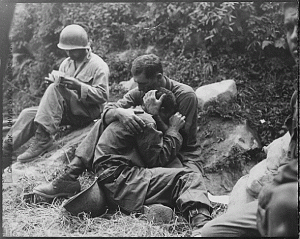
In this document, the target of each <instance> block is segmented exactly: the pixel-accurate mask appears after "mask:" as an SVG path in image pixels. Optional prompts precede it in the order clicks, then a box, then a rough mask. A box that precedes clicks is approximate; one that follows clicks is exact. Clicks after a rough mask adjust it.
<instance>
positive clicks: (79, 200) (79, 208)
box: [63, 180, 107, 217]
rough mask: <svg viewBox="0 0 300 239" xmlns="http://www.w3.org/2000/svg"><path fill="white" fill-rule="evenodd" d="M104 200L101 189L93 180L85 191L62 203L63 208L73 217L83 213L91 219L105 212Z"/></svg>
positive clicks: (105, 204)
mask: <svg viewBox="0 0 300 239" xmlns="http://www.w3.org/2000/svg"><path fill="white" fill-rule="evenodd" d="M106 206H107V203H106V198H105V194H104V191H103V189H101V188H100V186H99V185H98V182H97V180H95V181H94V182H93V183H92V185H90V186H89V187H88V188H87V189H85V190H83V191H81V192H80V193H78V194H76V195H75V196H73V197H71V198H70V199H68V200H67V201H65V202H64V204H63V207H64V208H65V209H66V210H67V211H68V212H70V213H71V215H73V216H78V214H80V213H82V212H85V213H88V214H90V216H91V217H98V216H101V215H102V214H103V213H105V211H106Z"/></svg>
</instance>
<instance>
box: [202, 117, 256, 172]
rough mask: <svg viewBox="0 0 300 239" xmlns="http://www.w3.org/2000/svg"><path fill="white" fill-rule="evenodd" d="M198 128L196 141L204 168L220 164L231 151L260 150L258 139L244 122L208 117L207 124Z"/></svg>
mask: <svg viewBox="0 0 300 239" xmlns="http://www.w3.org/2000/svg"><path fill="white" fill-rule="evenodd" d="M200 128H201V131H200V132H199V137H198V140H199V144H200V146H201V147H202V152H201V157H203V158H205V161H206V163H205V167H206V168H213V167H214V165H218V164H220V163H222V161H224V159H226V158H228V157H230V156H231V155H232V153H233V151H239V152H246V151H248V150H254V149H257V148H261V143H260V140H259V138H258V137H257V135H256V133H255V131H254V130H253V129H251V128H250V127H249V125H248V123H247V122H246V121H244V122H235V121H232V120H224V119H221V118H216V117H209V118H207V123H206V124H205V125H202V126H201V125H200ZM207 142H209V144H208V143H207ZM204 146H205V147H204Z"/></svg>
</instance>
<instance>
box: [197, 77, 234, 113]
mask: <svg viewBox="0 0 300 239" xmlns="http://www.w3.org/2000/svg"><path fill="white" fill-rule="evenodd" d="M195 93H196V95H197V98H198V106H199V109H201V110H203V109H205V108H206V107H207V106H208V105H209V104H210V103H211V102H213V101H229V100H230V99H232V98H233V97H236V95H237V89H236V84H235V81H234V80H223V81H221V82H217V83H213V84H209V85H204V86H201V87H199V88H198V89H197V90H196V91H195Z"/></svg>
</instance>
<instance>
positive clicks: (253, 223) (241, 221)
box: [200, 1, 299, 238]
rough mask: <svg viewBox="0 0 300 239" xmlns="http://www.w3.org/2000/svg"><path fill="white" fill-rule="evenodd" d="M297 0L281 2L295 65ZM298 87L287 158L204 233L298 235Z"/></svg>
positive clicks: (291, 115) (289, 121) (292, 108)
mask: <svg viewBox="0 0 300 239" xmlns="http://www.w3.org/2000/svg"><path fill="white" fill-rule="evenodd" d="M298 8H299V6H298V3H297V2H296V1H295V2H287V3H285V4H284V5H283V11H284V25H285V28H286V38H287V43H288V46H289V49H290V52H291V54H292V56H293V57H294V59H295V62H296V64H297V66H298V63H299V56H298ZM298 110H299V106H298V91H295V92H294V94H293V96H292V99H291V114H290V116H289V117H288V118H287V120H286V122H285V124H286V126H287V128H288V130H289V133H290V135H291V141H290V144H289V150H288V159H289V162H288V163H287V164H285V165H282V166H281V167H280V168H279V169H278V172H277V175H276V176H275V177H274V180H273V182H272V183H270V184H269V185H265V186H264V187H263V188H262V190H261V191H260V193H259V195H258V200H255V201H253V202H250V203H247V204H245V205H244V207H242V209H243V210H240V209H239V210H231V211H230V212H227V213H225V214H223V215H221V216H220V217H218V218H216V219H214V220H212V221H210V222H209V223H207V224H206V225H205V226H204V227H203V228H202V229H201V230H200V233H201V235H202V236H203V237H245V236H246V237H261V236H263V237H281V238H283V237H297V236H298V237H299V235H298V233H299V231H298V227H299V221H298V219H299V214H298V202H299V197H298V187H299V178H298V166H299V165H298V163H299V162H298V143H299V142H298V137H299V127H298V125H299V123H298V117H299V115H298V112H299V111H298Z"/></svg>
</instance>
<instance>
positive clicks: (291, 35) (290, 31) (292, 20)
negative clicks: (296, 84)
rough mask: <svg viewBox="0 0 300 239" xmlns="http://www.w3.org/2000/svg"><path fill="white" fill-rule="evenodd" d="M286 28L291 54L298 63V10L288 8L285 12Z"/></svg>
mask: <svg viewBox="0 0 300 239" xmlns="http://www.w3.org/2000/svg"><path fill="white" fill-rule="evenodd" d="M284 26H285V30H286V39H287V43H288V45H289V49H290V52H291V54H292V56H293V57H294V59H295V60H296V62H297V63H298V61H299V57H298V9H297V8H293V7H288V8H287V9H285V11H284Z"/></svg>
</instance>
